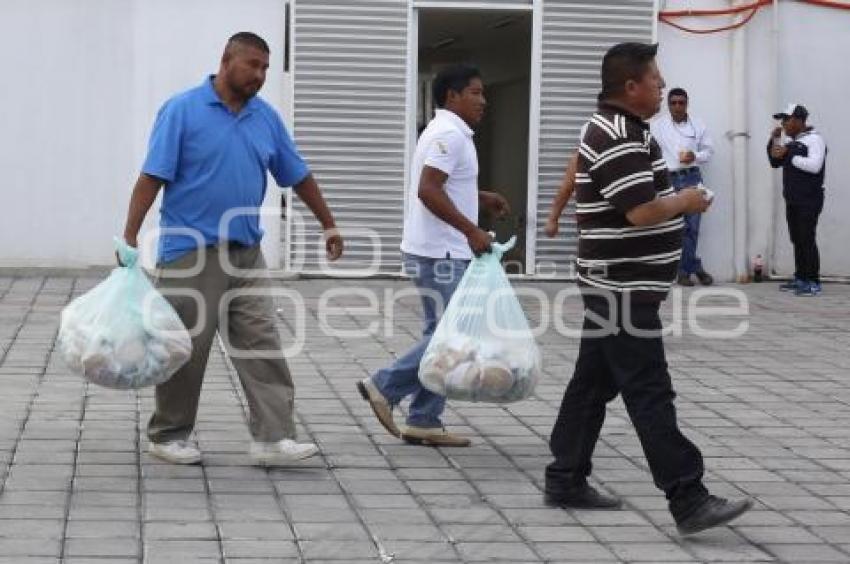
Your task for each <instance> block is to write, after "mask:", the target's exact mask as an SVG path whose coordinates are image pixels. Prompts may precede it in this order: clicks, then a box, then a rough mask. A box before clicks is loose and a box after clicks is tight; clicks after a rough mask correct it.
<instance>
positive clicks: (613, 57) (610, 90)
mask: <svg viewBox="0 0 850 564" xmlns="http://www.w3.org/2000/svg"><path fill="white" fill-rule="evenodd" d="M657 53H658V44H657V43H654V44H649V43H618V44H617V45H614V46H613V47H611V48H610V49H608V52H607V53H605V57H603V58H602V73H601V74H602V92H601V93H600V97H601V98H602V99H608V98H612V97H616V96H619V95H621V94H622V93H623V92H624V91H625V88H626V82H628V81H630V80H640V79H641V78H643V76H644V75H645V74H646V71H647V69H648V68H649V65H650V63H651V62H652V61H653V60H654V59H655V56H656V54H657Z"/></svg>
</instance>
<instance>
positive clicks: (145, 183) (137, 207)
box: [124, 174, 162, 247]
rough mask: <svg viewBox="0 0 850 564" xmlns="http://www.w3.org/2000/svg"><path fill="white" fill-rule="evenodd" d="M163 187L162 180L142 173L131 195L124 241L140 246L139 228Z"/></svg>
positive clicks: (132, 245) (133, 245)
mask: <svg viewBox="0 0 850 564" xmlns="http://www.w3.org/2000/svg"><path fill="white" fill-rule="evenodd" d="M161 187H162V181H161V180H159V179H158V178H154V177H153V176H148V175H147V174H140V175H139V179H138V180H136V185H135V186H134V187H133V193H132V195H131V196H130V206H129V209H128V210H127V222H126V223H125V224H124V241H126V242H127V244H128V245H130V246H131V247H136V246H138V244H139V242H138V237H139V230H140V229H141V228H142V223H143V222H144V221H145V216H146V215H147V214H148V210H150V209H151V206H152V205H153V203H154V200H156V195H157V194H158V193H159V189H160V188H161Z"/></svg>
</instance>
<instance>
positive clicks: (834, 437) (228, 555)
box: [0, 275, 850, 564]
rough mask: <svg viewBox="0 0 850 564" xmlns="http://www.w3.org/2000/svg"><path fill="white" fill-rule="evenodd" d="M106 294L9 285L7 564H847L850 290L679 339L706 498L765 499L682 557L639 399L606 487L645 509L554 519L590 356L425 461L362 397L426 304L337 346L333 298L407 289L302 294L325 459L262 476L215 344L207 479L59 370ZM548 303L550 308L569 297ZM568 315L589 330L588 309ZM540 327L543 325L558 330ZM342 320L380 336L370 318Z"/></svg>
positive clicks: (608, 445) (766, 288)
mask: <svg viewBox="0 0 850 564" xmlns="http://www.w3.org/2000/svg"><path fill="white" fill-rule="evenodd" d="M96 282H97V280H96V279H95V278H85V279H78V280H76V281H75V280H73V279H71V278H61V277H60V278H49V279H46V281H45V285H44V286H43V287H42V280H41V279H26V278H19V279H12V278H9V277H5V278H4V277H3V276H2V275H0V362H2V363H0V384H2V386H3V390H4V394H3V395H2V397H0V477H2V476H5V477H6V480H5V483H4V489H3V491H2V494H0V564H4V563H5V562H15V563H16V564H27V563H28V562H29V563H32V564H34V563H36V562H51V563H53V564H58V554H59V549H60V548H61V547H62V544H60V543H61V542H64V543H65V544H64V546H65V548H66V559H65V562H68V563H74V562H77V563H90V562H97V563H98V564H104V563H106V562H115V563H119V562H122V563H125V562H137V561H138V558H137V554H138V553H139V552H140V551H141V547H140V546H139V542H140V540H141V542H143V543H144V548H145V555H146V564H155V563H159V562H167V563H169V564H171V563H173V562H176V561H179V562H190V563H191V562H210V563H211V562H216V563H218V564H221V563H222V562H227V563H231V562H242V563H246V564H247V563H249V562H253V563H260V562H299V561H300V559H299V554H300V553H299V552H298V546H300V547H301V549H302V550H303V551H304V555H305V561H308V562H310V563H311V564H318V563H321V562H335V563H336V564H339V563H340V562H350V563H357V564H362V563H363V562H370V561H376V559H377V558H378V551H379V549H378V547H377V546H376V545H375V543H376V542H377V543H378V544H379V546H380V547H381V548H383V549H384V550H385V551H387V552H393V553H394V554H395V560H394V561H393V562H394V564H402V563H407V562H411V563H414V562H415V563H424V562H462V561H465V562H473V561H499V560H501V561H506V562H511V563H512V564H513V563H515V564H523V563H525V562H541V561H546V562H550V563H552V564H556V563H558V562H727V563H732V562H736V563H740V562H774V561H776V562H785V563H789V564H791V563H793V564H803V563H805V562H831V561H833V562H850V552H848V549H850V541H848V539H850V486H848V485H847V484H848V483H850V442H848V441H850V415H848V414H847V410H846V405H847V403H848V402H849V401H850V392H848V391H847V386H846V378H845V375H846V374H847V373H848V369H850V359H848V356H847V355H846V350H847V347H848V346H850V338H848V337H847V335H850V319H848V318H847V316H846V315H845V314H844V313H843V312H846V311H847V310H848V307H850V286H841V285H829V286H828V287H827V290H828V291H827V292H826V293H825V294H824V295H823V296H821V297H820V298H818V299H816V300H807V301H806V302H805V303H803V302H800V301H799V300H795V299H794V298H793V297H790V296H786V295H784V294H780V293H778V292H776V289H775V284H762V285H752V286H747V287H743V286H742V287H735V288H739V289H743V290H745V291H746V292H747V294H748V296H749V299H750V301H751V305H752V306H753V307H752V308H751V316H750V319H749V321H750V325H751V330H750V331H749V332H748V333H746V334H745V335H743V336H741V337H739V338H737V339H734V340H704V339H698V338H697V337H696V336H694V335H692V334H690V333H688V331H685V333H684V334H683V335H681V336H671V337H669V338H667V339H666V349H667V355H668V360H669V362H670V368H671V373H672V374H673V377H674V380H675V385H676V387H677V391H678V400H677V407H678V413H679V417H680V421H681V422H682V424H683V426H684V427H685V430H686V433H687V434H688V436H690V437H692V438H693V440H694V441H695V442H696V443H697V444H698V445H699V446H700V448H701V449H702V451H703V454H704V458H705V463H706V470H707V473H706V478H707V484H708V486H709V487H710V489H711V490H712V491H713V492H715V493H717V494H719V495H724V496H727V497H741V496H743V495H749V496H752V497H753V498H754V499H755V500H756V502H757V507H756V509H755V510H753V511H751V512H750V513H748V514H746V515H744V516H743V517H741V518H740V519H738V520H736V521H735V522H734V524H733V527H732V528H728V527H726V528H720V529H717V530H713V531H708V532H705V533H703V534H701V535H697V536H695V537H693V538H686V539H683V538H681V537H679V536H678V535H677V534H676V532H675V528H674V525H673V521H672V518H671V516H670V514H669V513H668V512H667V509H666V502H665V500H664V497H663V495H662V494H661V493H660V492H658V491H657V489H656V488H655V487H654V485H653V484H652V480H651V477H650V475H649V473H648V471H647V469H646V460H645V458H644V457H643V453H642V451H641V448H640V445H639V443H638V441H637V437H636V435H635V433H634V430H633V429H632V427H631V424H630V422H629V420H628V416H627V414H626V412H625V408H624V405H623V403H622V401H621V400H620V399H617V400H616V401H613V402H611V404H609V409H608V417H607V420H606V423H605V426H604V428H603V433H602V437H601V440H600V443H599V444H598V445H597V448H596V451H595V456H594V478H595V479H596V480H598V481H597V482H595V483H597V484H599V483H601V484H602V486H603V487H604V489H606V490H609V491H612V492H614V493H616V494H617V495H620V496H622V497H624V498H625V500H626V502H627V504H628V509H626V510H623V511H616V512H590V511H562V510H557V509H550V508H546V507H544V506H543V505H542V496H541V488H542V486H543V483H542V478H543V469H544V467H545V465H546V464H547V463H548V458H549V452H548V446H547V440H548V434H549V431H550V430H551V425H552V422H553V420H554V418H555V416H556V414H557V409H558V406H559V402H560V398H561V395H562V394H563V390H564V387H565V385H566V383H567V381H568V379H569V376H570V374H571V372H572V368H573V363H574V360H575V358H576V353H577V345H578V341H576V340H574V339H564V338H563V337H561V336H559V335H557V334H555V333H554V332H553V331H550V332H548V333H546V334H544V335H542V336H541V337H540V338H539V340H538V342H539V344H540V345H541V346H542V348H543V353H544V359H545V364H544V367H545V371H546V373H545V374H544V376H543V378H542V379H541V381H540V383H539V385H538V388H537V390H536V395H535V397H534V398H533V399H529V400H527V401H524V402H521V403H517V404H511V405H507V406H492V405H481V404H470V403H463V402H449V404H448V409H447V411H446V413H445V414H444V420H445V423H446V424H447V426H448V427H449V428H451V429H452V430H454V431H458V432H461V433H465V434H468V435H469V436H470V437H472V438H473V441H474V444H473V446H472V447H471V448H469V449H443V450H440V449H430V448H421V447H415V446H410V445H406V444H403V443H401V442H400V441H398V440H396V439H395V438H394V437H391V436H389V435H388V434H386V433H385V432H384V431H383V429H382V428H381V427H380V425H379V424H378V423H377V421H376V420H375V419H374V417H373V416H372V414H371V412H370V410H369V407H368V405H366V404H365V403H364V402H363V401H362V400H361V399H360V398H359V396H358V394H357V392H356V390H355V389H354V387H353V385H352V382H353V381H355V380H356V378H358V377H361V375H366V374H368V373H370V372H372V371H374V370H375V369H377V368H379V367H382V366H386V365H387V364H388V362H389V360H390V359H391V357H392V356H393V355H397V354H401V353H403V352H404V351H405V350H406V349H407V348H408V347H409V346H410V345H411V344H413V343H414V342H415V336H416V335H417V334H418V331H419V330H420V322H419V318H418V313H417V312H418V308H419V303H418V300H417V299H415V297H414V298H412V299H409V300H405V301H402V302H399V303H398V304H396V306H395V313H396V317H395V319H394V322H395V329H396V334H395V336H386V335H378V336H371V337H370V338H369V339H347V340H340V339H337V338H335V337H332V336H329V335H325V334H324V333H323V332H322V331H321V329H320V328H319V326H318V324H317V322H316V315H315V313H316V303H317V300H318V298H319V296H320V295H321V293H322V292H323V291H324V290H326V289H328V288H332V287H333V288H337V287H344V286H349V287H354V286H359V285H364V284H365V286H367V287H370V288H373V289H377V290H379V291H383V289H384V288H406V287H408V285H407V284H406V283H405V282H396V281H386V280H383V281H366V282H363V281H347V280H334V281H326V280H310V281H306V280H305V281H287V286H288V287H292V288H295V289H297V290H299V291H301V292H303V294H304V296H305V297H306V300H307V301H306V303H307V306H308V308H309V312H310V315H309V316H308V318H307V325H306V329H307V339H308V346H307V347H306V348H305V351H304V353H303V354H301V355H299V356H296V357H293V358H292V359H291V362H290V365H291V368H292V372H293V376H294V378H295V380H296V387H297V390H298V399H297V401H296V410H297V414H296V415H297V417H298V419H299V433H300V436H301V437H302V438H304V437H310V440H315V441H316V442H318V444H319V445H320V446H321V448H322V450H323V456H321V457H317V458H315V459H312V460H310V461H306V462H305V463H304V464H300V465H297V466H292V467H282V468H273V469H266V468H258V467H253V466H251V465H250V462H249V460H248V459H247V457H246V454H245V451H246V448H247V444H248V440H249V435H248V432H247V427H246V426H245V422H244V413H245V405H244V396H243V395H242V394H241V393H239V394H237V393H234V390H238V389H239V384H238V382H237V379H236V376H235V374H234V373H233V371H232V368H231V366H230V365H228V363H227V362H226V361H225V358H224V356H223V354H222V351H221V350H220V348H218V345H217V344H216V345H215V346H214V349H213V354H212V356H211V358H210V362H209V365H208V371H207V375H206V378H205V386H204V391H203V397H202V400H201V410H200V413H199V417H198V423H197V427H196V438H197V439H198V441H199V444H200V446H201V448H202V450H203V451H204V465H203V466H190V467H186V466H174V465H169V464H166V463H163V462H162V461H159V460H157V459H154V458H152V457H150V456H149V455H148V454H147V453H145V452H144V451H142V452H139V451H138V448H139V447H141V448H142V449H144V448H146V446H147V443H146V439H145V438H144V436H142V437H141V440H139V436H138V435H139V429H143V428H144V425H145V422H146V418H147V416H148V414H149V413H150V409H151V406H152V390H149V389H146V390H142V391H140V392H139V393H115V392H112V391H107V390H103V389H99V388H97V387H95V386H89V387H85V386H84V385H83V383H82V381H81V380H80V379H79V378H78V377H76V376H73V375H71V374H69V373H68V371H67V369H66V368H65V367H64V364H63V363H62V361H61V359H59V358H58V355H57V354H55V352H54V353H51V349H52V348H53V345H54V343H53V339H54V338H55V333H56V327H57V323H58V314H59V311H60V310H61V307H62V305H63V304H64V303H66V301H67V296H68V293H69V292H70V290H71V288H72V285H73V284H75V283H76V284H77V292H78V293H79V292H81V291H83V289H84V288H86V287H91V286H93V285H94V284H95V283H96ZM520 283H521V284H525V283H524V282H520ZM532 285H533V286H535V287H536V288H538V289H541V290H542V291H543V292H544V293H546V294H548V295H554V293H555V292H556V291H557V290H558V289H559V288H561V287H562V286H563V285H562V284H536V283H535V284H532ZM5 288H11V289H12V290H14V292H10V293H5V294H4V292H6V290H5ZM39 292H40V293H39ZM685 295H686V296H687V293H686V294H685ZM34 297H36V298H37V300H36V302H35V304H36V305H32V304H33V301H32V300H33V298H34ZM343 303H349V304H350V305H352V306H353V305H356V303H355V301H352V300H351V299H349V298H344V299H343ZM669 305H670V304H669V303H668V304H667V305H666V306H665V307H664V308H662V313H663V315H665V316H667V315H669V313H670V309H669ZM570 308H571V309H570ZM568 310H569V311H570V314H569V315H571V316H572V317H573V318H576V319H577V318H578V317H579V315H580V309H579V307H578V303H575V304H568ZM529 312H530V314H531V316H532V322H533V321H535V319H534V317H535V316H538V315H539V311H537V310H535V309H534V308H530V309H529ZM336 322H338V323H340V324H342V325H340V326H344V327H347V328H355V327H363V326H364V325H363V323H364V320H363V319H358V318H357V316H356V315H352V316H341V317H339V318H338V319H336ZM718 323H719V321H718ZM282 329H283V332H284V335H285V337H284V338H285V339H291V338H292V337H291V331H290V330H289V328H288V327H282ZM4 354H5V360H3V359H4V357H3V355H4ZM45 366H47V371H46V372H44V367H45ZM42 374H43V375H42ZM84 398H85V404H84V403H83V401H84ZM137 400H140V401H141V411H140V412H137V410H136V402H137ZM83 409H84V411H83ZM404 409H406V406H405V405H403V406H402V411H403V410H404ZM349 410H351V412H350V411H349ZM352 412H353V413H354V417H353V418H352V416H351V413H352ZM81 413H82V415H83V418H82V426H81V425H80V423H81V420H80V415H81ZM398 415H399V417H403V415H402V414H398ZM27 417H28V420H27V424H26V426H25V427H23V429H24V432H23V434H21V428H22V424H23V421H24V419H25V418H27ZM78 439H79V455H78V456H77V457H76V465H75V460H74V453H75V449H76V448H77V442H78ZM13 452H14V453H15V456H14V457H13V456H12V454H13ZM139 476H141V480H140V479H139ZM72 478H74V481H73V484H72V482H71V480H72ZM139 492H141V493H142V496H141V498H140V497H139ZM69 493H70V494H71V495H70V497H69V496H68V494H69ZM210 493H211V495H210ZM68 502H70V507H69V508H67V507H66V504H67V503H68ZM66 508H67V509H69V511H70V513H69V517H70V520H69V522H68V523H67V528H66V526H65V522H64V518H65V512H66ZM140 515H142V519H143V522H141V523H140V522H139V518H140V517H139V516H140ZM290 523H291V525H290ZM292 527H294V528H295V535H293V532H292ZM140 531H141V534H142V535H143V538H141V539H140V538H139V535H140ZM63 535H65V538H63ZM219 535H220V536H221V538H222V541H221V542H219V540H218V539H219ZM295 537H297V539H298V542H299V543H300V544H299V545H296V544H295V540H294V539H295ZM450 541H452V542H450ZM2 543H7V544H6V545H3V544H2ZM453 543H454V544H453ZM4 547H8V548H9V549H10V550H11V551H12V553H11V554H14V555H10V553H9V552H7V551H5V550H3V548H4ZM222 547H224V551H223V552H222ZM134 550H136V551H139V552H133V551H134ZM28 551H32V553H29V552H28ZM42 552H43V553H49V554H45V555H43V556H42V555H40V553H42ZM88 553H92V555H91V556H88V555H87V554H88ZM110 553H116V555H114V556H112V555H110ZM118 553H122V554H118ZM123 553H132V554H130V555H129V556H127V555H125V554H123Z"/></svg>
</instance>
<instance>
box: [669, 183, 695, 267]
mask: <svg viewBox="0 0 850 564" xmlns="http://www.w3.org/2000/svg"><path fill="white" fill-rule="evenodd" d="M700 182H702V174H701V173H700V170H699V168H697V167H694V168H691V169H689V170H688V171H687V172H685V173H684V174H674V173H672V172H671V173H670V184H672V185H673V188H674V189H675V190H676V192H678V191H679V190H681V189H682V188H690V187H693V186H696V185H697V184H699V183H700ZM701 216H702V214H699V213H688V214H685V216H684V220H685V232H684V235H683V238H682V261H681V262H680V263H679V272H681V273H682V274H693V273H695V272H698V271H700V270H702V260H700V258H699V257H697V239H699V220H700V217H701Z"/></svg>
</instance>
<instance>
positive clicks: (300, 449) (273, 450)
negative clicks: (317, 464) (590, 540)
mask: <svg viewBox="0 0 850 564" xmlns="http://www.w3.org/2000/svg"><path fill="white" fill-rule="evenodd" d="M318 452H319V447H317V446H316V445H314V444H313V443H296V442H295V441H293V440H292V439H283V440H282V441H277V442H276V443H259V442H257V441H251V458H253V459H254V462H256V463H257V464H287V463H289V462H295V461H297V460H304V459H305V458H310V457H311V456H314V455H315V454H316V453H318Z"/></svg>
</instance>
